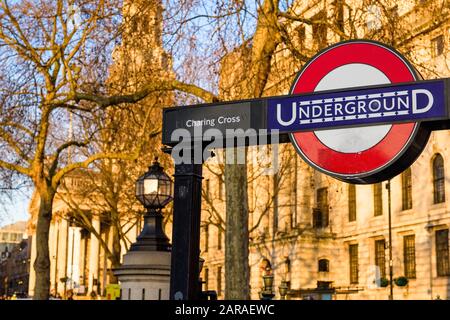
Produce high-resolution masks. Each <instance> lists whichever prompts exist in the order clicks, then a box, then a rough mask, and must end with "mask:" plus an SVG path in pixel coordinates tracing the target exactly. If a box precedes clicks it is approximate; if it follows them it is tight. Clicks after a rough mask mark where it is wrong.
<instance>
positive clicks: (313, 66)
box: [291, 41, 418, 178]
mask: <svg viewBox="0 0 450 320" xmlns="http://www.w3.org/2000/svg"><path fill="white" fill-rule="evenodd" d="M351 63H361V64H367V65H370V66H372V67H374V68H376V69H378V70H380V71H381V72H383V73H384V74H385V75H386V77H387V78H388V79H389V80H390V81H391V83H396V82H408V81H414V80H417V75H416V74H415V73H414V71H413V70H412V69H411V68H410V67H409V65H408V63H407V62H406V61H404V60H403V59H402V58H401V57H399V56H398V55H397V54H396V53H395V52H394V51H392V50H390V49H389V48H386V47H384V46H382V45H381V44H378V43H374V42H364V41H355V42H347V43H343V44H341V45H337V46H334V47H331V48H329V49H327V50H325V51H324V52H322V53H320V54H319V55H318V56H317V57H316V58H314V59H313V60H312V61H311V62H309V64H308V65H306V66H305V67H304V68H303V70H302V71H301V72H300V73H299V75H298V76H297V79H296V81H295V82H294V84H293V86H292V90H291V93H307V92H313V91H314V90H315V88H316V86H317V84H318V83H319V82H320V80H321V79H322V78H323V77H325V76H326V75H327V74H328V73H329V72H331V71H333V70H334V69H336V68H338V67H341V66H343V65H347V64H351ZM417 128H418V125H417V123H415V122H414V123H402V124H393V125H392V127H391V129H390V131H389V132H388V133H387V134H386V136H385V137H384V138H383V139H382V140H381V141H380V142H378V143H377V144H376V145H375V146H373V147H371V148H369V149H367V150H364V151H361V152H357V153H341V152H338V151H335V150H333V149H331V148H329V147H328V146H326V145H324V144H323V143H322V142H321V141H320V140H319V139H318V138H317V136H316V135H315V134H314V132H296V133H292V134H291V141H292V142H293V143H294V145H295V146H296V147H297V150H298V151H299V152H300V153H301V155H303V157H304V158H305V159H306V160H307V161H308V162H310V164H312V165H313V166H315V167H317V168H319V169H321V170H322V171H325V172H327V173H330V174H332V175H337V176H338V177H339V176H341V177H343V178H345V177H348V176H358V175H363V174H370V173H371V172H376V171H379V170H381V169H382V168H383V167H386V166H388V165H389V164H390V163H391V162H392V161H393V160H394V159H395V158H396V157H397V156H398V155H399V154H400V153H402V151H403V149H404V148H405V147H406V146H407V145H408V142H409V141H410V139H411V138H412V137H413V136H414V135H415V133H416V129H417Z"/></svg>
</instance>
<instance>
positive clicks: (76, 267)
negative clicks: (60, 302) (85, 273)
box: [71, 227, 81, 288]
mask: <svg viewBox="0 0 450 320" xmlns="http://www.w3.org/2000/svg"><path fill="white" fill-rule="evenodd" d="M80 231H81V228H79V227H74V228H73V256H72V275H71V278H72V281H73V286H74V287H75V288H78V285H79V284H80V253H81V251H80V245H81V233H80Z"/></svg>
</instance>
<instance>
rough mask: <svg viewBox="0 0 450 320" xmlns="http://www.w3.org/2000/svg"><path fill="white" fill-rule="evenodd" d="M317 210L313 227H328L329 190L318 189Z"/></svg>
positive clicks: (314, 211) (314, 213) (315, 209)
mask: <svg viewBox="0 0 450 320" xmlns="http://www.w3.org/2000/svg"><path fill="white" fill-rule="evenodd" d="M316 196H317V208H314V209H313V226H314V227H315V228H325V227H328V220H329V219H328V189H327V188H320V189H317V194H316Z"/></svg>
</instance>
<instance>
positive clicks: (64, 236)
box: [56, 219, 68, 296]
mask: <svg viewBox="0 0 450 320" xmlns="http://www.w3.org/2000/svg"><path fill="white" fill-rule="evenodd" d="M58 228H59V237H58V256H57V258H56V263H57V264H58V267H57V270H58V273H57V276H56V278H57V279H56V280H57V281H58V293H59V294H60V295H61V296H64V294H65V292H64V290H65V283H63V282H61V279H64V278H65V277H67V261H68V259H67V253H68V250H67V249H68V222H67V220H66V219H61V220H60V222H59V225H58Z"/></svg>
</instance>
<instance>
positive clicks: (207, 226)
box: [204, 224, 209, 252]
mask: <svg viewBox="0 0 450 320" xmlns="http://www.w3.org/2000/svg"><path fill="white" fill-rule="evenodd" d="M204 230H205V250H204V251H205V252H208V249H209V224H206V225H205V226H204Z"/></svg>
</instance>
